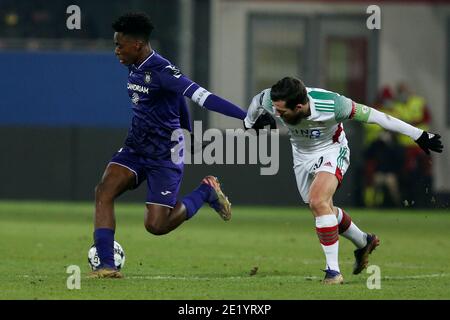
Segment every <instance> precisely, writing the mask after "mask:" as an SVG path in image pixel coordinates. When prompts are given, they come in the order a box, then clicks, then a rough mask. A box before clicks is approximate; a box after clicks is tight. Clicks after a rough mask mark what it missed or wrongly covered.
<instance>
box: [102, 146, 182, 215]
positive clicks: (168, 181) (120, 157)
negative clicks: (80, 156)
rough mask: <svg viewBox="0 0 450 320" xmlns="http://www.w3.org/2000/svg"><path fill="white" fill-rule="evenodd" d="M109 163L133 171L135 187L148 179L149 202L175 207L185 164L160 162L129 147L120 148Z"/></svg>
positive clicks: (147, 199)
mask: <svg viewBox="0 0 450 320" xmlns="http://www.w3.org/2000/svg"><path fill="white" fill-rule="evenodd" d="M109 163H114V164H118V165H120V166H123V167H125V168H128V169H129V170H130V171H132V172H133V173H134V175H135V176H136V184H135V186H134V188H137V187H138V186H139V185H140V184H141V183H142V182H143V181H144V180H147V198H146V203H147V204H159V205H162V206H165V207H170V208H173V207H175V204H176V203H177V196H178V191H179V190H180V185H181V179H182V178H183V165H175V164H173V163H167V162H158V161H156V160H152V159H149V158H146V157H143V156H142V155H140V154H137V153H135V152H133V151H132V150H130V149H128V148H122V149H120V150H119V151H118V152H117V153H116V154H115V155H114V156H113V157H112V159H111V161H110V162H109Z"/></svg>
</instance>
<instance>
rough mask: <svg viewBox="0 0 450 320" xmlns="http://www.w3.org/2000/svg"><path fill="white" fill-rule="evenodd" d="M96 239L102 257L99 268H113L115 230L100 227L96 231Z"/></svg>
mask: <svg viewBox="0 0 450 320" xmlns="http://www.w3.org/2000/svg"><path fill="white" fill-rule="evenodd" d="M94 241H95V246H96V248H97V254H98V257H99V259H100V266H99V268H113V269H115V268H116V266H115V264H114V230H112V229H107V228H99V229H96V230H95V231H94Z"/></svg>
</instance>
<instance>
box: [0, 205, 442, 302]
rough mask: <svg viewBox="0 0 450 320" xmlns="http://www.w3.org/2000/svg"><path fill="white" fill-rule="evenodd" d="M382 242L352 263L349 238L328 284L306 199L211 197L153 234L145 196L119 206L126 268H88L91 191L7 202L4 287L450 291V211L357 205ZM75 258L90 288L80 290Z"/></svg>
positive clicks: (219, 292) (352, 294)
mask: <svg viewBox="0 0 450 320" xmlns="http://www.w3.org/2000/svg"><path fill="white" fill-rule="evenodd" d="M348 211H349V213H350V214H351V215H352V217H353V220H354V221H355V222H356V223H357V224H358V225H359V226H360V227H361V228H362V229H363V230H367V231H370V232H375V233H377V235H379V237H380V239H381V245H380V247H379V248H377V250H376V251H374V253H373V254H372V255H371V259H370V264H372V265H377V266H379V268H380V271H381V289H378V290H377V289H373V290H370V289H368V287H367V279H368V277H369V276H370V275H371V274H368V273H367V272H365V271H364V272H362V273H361V274H360V275H358V276H354V275H352V274H351V269H352V264H353V250H354V248H353V245H352V244H351V243H350V242H349V241H348V240H346V239H344V238H341V241H340V264H341V269H342V273H343V275H344V278H345V284H344V285H341V286H324V285H322V284H321V282H320V281H321V279H322V277H323V272H322V271H321V269H322V268H323V267H324V257H323V253H322V249H321V247H320V245H319V242H318V240H317V237H316V235H315V231H314V227H313V219H312V217H311V215H310V213H309V212H308V211H307V210H306V208H304V207H299V208H278V207H273V208H270V207H234V208H233V218H232V220H231V221H229V222H223V221H222V220H221V219H220V218H219V217H218V215H217V214H216V213H215V212H214V211H212V210H211V209H210V208H208V207H204V208H203V209H202V210H201V211H200V212H199V213H198V214H197V216H195V217H194V218H193V219H192V220H190V221H188V222H186V223H184V224H183V225H182V226H180V227H179V228H178V229H177V230H175V231H174V232H172V233H171V234H168V235H165V236H153V235H150V234H148V233H147V232H146V231H145V229H144V226H143V206H142V205H140V204H139V205H135V204H118V205H117V206H116V215H117V226H118V227H117V231H116V240H117V241H119V242H120V243H121V245H122V246H123V247H124V250H125V254H126V262H125V267H124V270H123V273H124V275H125V278H124V279H118V280H117V279H88V278H87V275H88V273H89V271H90V270H89V266H88V264H87V251H88V249H89V247H90V245H91V244H92V231H93V230H92V228H93V226H92V219H93V217H92V212H93V205H92V204H90V203H55V202H5V201H3V202H0V244H1V245H0V257H2V261H1V263H0V299H158V300H160V299H161V300H162V299H171V300H172V299H177V300H178V299H182V300H184V299H275V300H278V299H287V300H293V299H295V300H297V299H450V255H449V252H450V239H449V237H448V235H449V231H448V230H449V229H450V212H448V210H447V211H418V210H411V211H406V210H400V211H394V210H390V211H378V212H377V211H375V210H363V209H353V210H348ZM69 265H78V266H80V268H81V289H79V290H76V289H75V290H69V289H68V288H67V285H66V282H67V277H68V276H69V275H70V274H68V273H66V268H67V266H69Z"/></svg>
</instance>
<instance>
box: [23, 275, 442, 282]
mask: <svg viewBox="0 0 450 320" xmlns="http://www.w3.org/2000/svg"><path fill="white" fill-rule="evenodd" d="M448 276H450V273H432V274H420V275H410V276H382V277H381V279H382V280H414V279H426V278H443V277H448ZM20 277H22V278H25V279H27V278H28V279H36V278H40V279H43V278H49V276H47V275H27V274H25V275H21V276H20ZM252 278H253V279H265V278H268V279H278V280H283V279H293V280H308V281H311V280H321V279H322V278H323V277H318V276H295V275H286V276H282V275H278V276H270V275H262V276H259V275H254V276H250V275H248V276H229V277H199V276H192V277H181V276H168V275H159V276H127V275H126V274H125V279H131V280H183V281H192V280H200V281H202V280H203V281H211V280H246V279H252Z"/></svg>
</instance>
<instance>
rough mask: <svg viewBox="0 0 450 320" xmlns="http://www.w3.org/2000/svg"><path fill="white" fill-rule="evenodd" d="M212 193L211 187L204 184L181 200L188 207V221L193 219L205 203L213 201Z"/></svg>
mask: <svg viewBox="0 0 450 320" xmlns="http://www.w3.org/2000/svg"><path fill="white" fill-rule="evenodd" d="M211 191H212V187H211V186H209V185H207V184H205V183H202V184H200V186H199V187H198V188H197V189H195V190H194V191H192V192H191V193H189V194H188V195H187V196H185V197H184V198H183V200H181V202H183V204H184V206H185V207H186V220H188V219H190V218H192V217H193V216H194V215H195V214H196V213H197V211H198V210H199V209H200V208H201V207H202V205H203V204H204V203H205V202H210V201H213V199H210V198H211V196H212V192H211Z"/></svg>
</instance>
